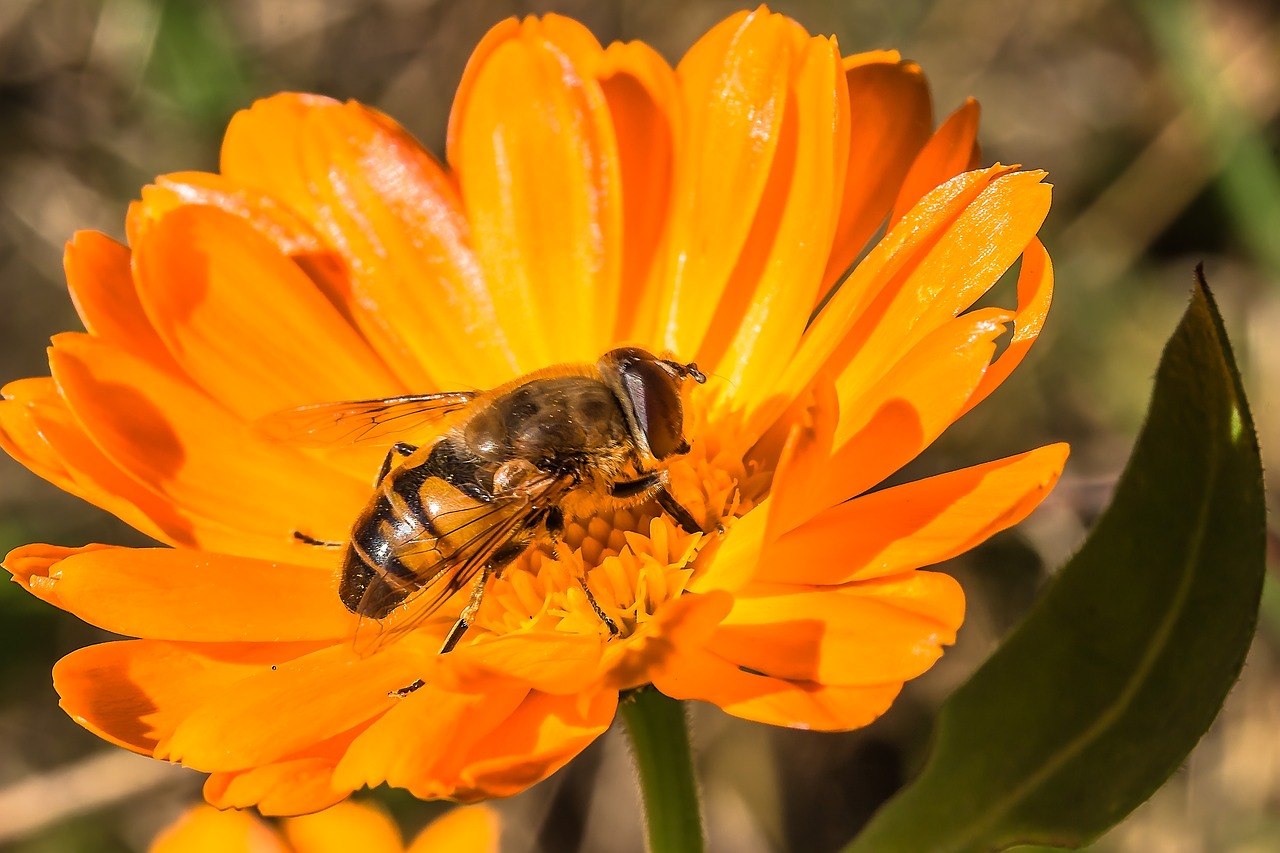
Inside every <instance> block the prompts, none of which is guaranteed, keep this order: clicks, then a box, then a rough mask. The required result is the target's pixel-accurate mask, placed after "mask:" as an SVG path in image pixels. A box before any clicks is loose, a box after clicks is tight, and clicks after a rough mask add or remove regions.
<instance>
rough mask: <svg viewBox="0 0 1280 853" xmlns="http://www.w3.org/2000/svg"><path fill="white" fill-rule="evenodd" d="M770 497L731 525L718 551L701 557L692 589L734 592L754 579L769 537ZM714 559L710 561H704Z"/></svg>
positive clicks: (717, 545)
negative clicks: (767, 536) (767, 535)
mask: <svg viewBox="0 0 1280 853" xmlns="http://www.w3.org/2000/svg"><path fill="white" fill-rule="evenodd" d="M769 515H770V501H769V499H768V498H765V500H763V501H761V502H760V504H759V505H758V506H756V507H753V508H752V510H751V511H750V512H748V513H747V514H746V515H745V516H743V517H742V518H739V519H738V520H737V521H735V522H734V523H733V526H732V527H730V528H729V531H728V534H727V535H726V536H725V537H724V539H723V540H721V541H720V542H719V543H718V544H716V545H714V546H708V547H715V549H716V550H715V551H714V553H711V552H706V551H705V549H704V553H707V554H708V556H707V557H703V558H702V559H700V560H699V566H698V570H697V573H696V574H695V575H694V576H693V577H692V578H691V579H690V581H689V583H688V585H687V586H688V589H689V591H691V592H706V591H708V590H728V591H729V592H732V591H734V590H737V589H739V588H740V587H741V586H742V585H743V584H745V583H747V582H748V581H749V580H751V578H752V576H754V575H755V572H756V566H757V565H758V564H759V562H760V557H761V555H762V554H763V553H764V544H765V542H766V541H767V539H766V534H767V532H768V522H769ZM704 563H710V565H704Z"/></svg>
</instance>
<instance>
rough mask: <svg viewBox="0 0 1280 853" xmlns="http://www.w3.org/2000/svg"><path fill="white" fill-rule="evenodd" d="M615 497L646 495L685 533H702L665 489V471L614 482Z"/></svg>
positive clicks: (688, 514) (699, 527)
mask: <svg viewBox="0 0 1280 853" xmlns="http://www.w3.org/2000/svg"><path fill="white" fill-rule="evenodd" d="M610 491H611V493H612V494H613V496H614V497H615V498H621V499H623V500H627V499H628V498H638V497H639V496H641V495H647V496H649V497H651V498H654V499H656V500H657V501H658V506H660V507H662V511H663V512H665V513H666V514H667V515H669V516H671V517H672V518H673V519H675V522H676V524H678V525H680V528H681V529H682V530H684V532H686V533H703V532H705V531H703V529H702V525H700V524H698V521H697V519H695V518H694V517H693V513H691V512H689V510H687V509H685V508H684V506H683V505H681V503H680V502H679V501H678V500H676V499H675V498H674V497H672V496H671V493H670V492H669V491H667V472H666V471H655V472H654V473H652V474H646V475H645V476H643V477H640V478H639V479H636V480H627V481H625V482H622V483H614V484H613V487H612V488H611V489H610Z"/></svg>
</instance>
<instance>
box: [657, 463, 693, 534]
mask: <svg viewBox="0 0 1280 853" xmlns="http://www.w3.org/2000/svg"><path fill="white" fill-rule="evenodd" d="M653 496H654V498H656V499H657V501H658V506H660V507H662V511H663V512H665V513H666V514H667V515H669V516H671V517H672V518H674V519H675V520H676V524H678V525H680V527H681V529H682V530H684V532H685V533H702V532H703V531H702V525H701V524H699V523H698V522H697V520H696V519H695V518H694V517H693V513H691V512H689V510H687V509H685V508H684V506H683V505H681V503H680V502H679V501H678V500H676V499H675V498H673V497H672V496H671V493H670V492H668V491H667V478H666V477H665V476H664V477H663V478H662V480H661V482H659V484H658V488H657V491H655V492H654V493H653Z"/></svg>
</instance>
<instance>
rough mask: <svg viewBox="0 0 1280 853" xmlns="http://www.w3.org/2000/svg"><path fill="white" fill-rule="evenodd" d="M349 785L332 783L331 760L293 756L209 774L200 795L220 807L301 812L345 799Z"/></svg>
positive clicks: (268, 811) (292, 813) (275, 813)
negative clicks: (261, 764)
mask: <svg viewBox="0 0 1280 853" xmlns="http://www.w3.org/2000/svg"><path fill="white" fill-rule="evenodd" d="M351 790H352V789H350V788H347V789H342V788H335V787H334V786H333V760H332V759H329V758H310V757H309V758H294V759H289V760H286V761H279V762H276V763H274V764H266V765H263V766H261V767H254V768H252V769H249V770H244V771H241V772H238V773H211V774H210V775H209V778H208V779H207V780H206V781H205V783H204V798H205V799H206V800H207V801H208V802H209V803H210V805H213V806H215V807H217V808H220V809H247V808H251V807H255V808H257V809H258V811H259V812H261V813H262V814H264V815H301V814H310V813H312V812H318V811H320V810H321V809H327V808H329V807H330V806H333V805H335V804H336V803H339V802H341V801H342V800H345V799H346V798H347V797H348V796H349V795H350V794H351Z"/></svg>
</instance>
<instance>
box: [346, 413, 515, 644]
mask: <svg viewBox="0 0 1280 853" xmlns="http://www.w3.org/2000/svg"><path fill="white" fill-rule="evenodd" d="M424 455H425V456H426V458H425V460H424V461H423V462H422V463H420V464H417V465H414V464H412V463H413V461H414V460H413V458H410V460H409V462H408V463H406V464H405V465H404V466H402V467H400V468H397V469H395V470H393V471H391V473H390V474H389V475H388V476H387V477H386V478H385V479H384V480H383V481H382V483H381V484H380V485H379V487H378V491H377V493H376V494H375V495H374V497H373V500H371V501H370V502H369V504H368V506H366V507H365V510H364V512H363V513H361V515H360V518H359V519H358V520H357V521H356V523H355V526H354V527H353V528H352V531H351V541H350V543H349V544H348V545H347V549H346V552H345V554H344V556H343V564H342V582H341V584H340V586H339V588H338V592H339V595H340V596H341V598H342V603H343V604H344V605H345V606H346V608H347V609H348V610H350V611H351V612H353V613H358V614H360V615H361V616H367V617H371V618H374V619H381V618H383V617H384V616H386V615H387V614H389V613H390V612H391V611H392V610H394V609H395V608H396V607H398V606H399V605H400V604H401V603H403V602H404V600H405V599H406V598H408V597H409V596H410V595H412V594H413V593H415V592H417V591H418V590H420V589H422V588H424V587H426V586H429V585H433V584H435V585H441V586H440V587H439V589H440V594H441V595H443V596H445V597H447V595H449V594H451V593H452V591H455V590H456V589H457V588H458V587H460V586H461V585H462V584H463V583H465V582H466V580H467V579H468V578H467V577H458V576H457V573H459V572H463V571H466V570H467V569H468V567H469V561H470V559H471V558H472V557H474V556H476V555H477V554H478V553H480V552H482V551H483V550H484V549H485V547H486V542H487V541H488V540H489V538H490V537H491V535H492V533H493V531H494V530H495V529H496V528H497V527H498V526H499V525H501V524H503V523H504V522H506V521H509V518H510V514H511V513H513V512H515V511H516V510H515V508H514V507H503V506H498V505H495V504H493V503H489V502H488V501H489V500H491V498H490V490H491V489H492V484H493V476H492V474H491V473H487V472H486V468H485V466H483V465H481V463H479V462H476V461H471V460H470V459H469V458H466V457H465V456H463V455H460V454H459V453H457V452H456V448H455V447H454V446H453V445H452V442H451V441H450V439H449V438H444V439H442V440H441V441H439V442H437V443H436V445H435V446H434V447H433V448H432V449H431V451H430V452H429V453H424ZM486 478H487V479H486ZM504 539H506V540H507V541H506V543H505V544H504V546H503V547H502V548H501V549H499V551H498V552H497V553H493V554H491V555H490V556H489V558H488V559H487V560H486V562H488V563H489V564H490V565H491V566H492V567H493V568H500V567H501V566H502V565H505V564H506V563H509V562H510V561H511V560H513V559H515V558H516V557H517V556H518V555H519V554H520V552H522V551H523V550H524V549H525V547H526V546H527V545H528V541H529V535H528V534H527V533H525V534H524V535H520V531H517V532H516V535H515V536H510V537H504ZM479 568H480V566H470V570H471V573H472V574H473V573H474V571H475V570H478V569H479Z"/></svg>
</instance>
